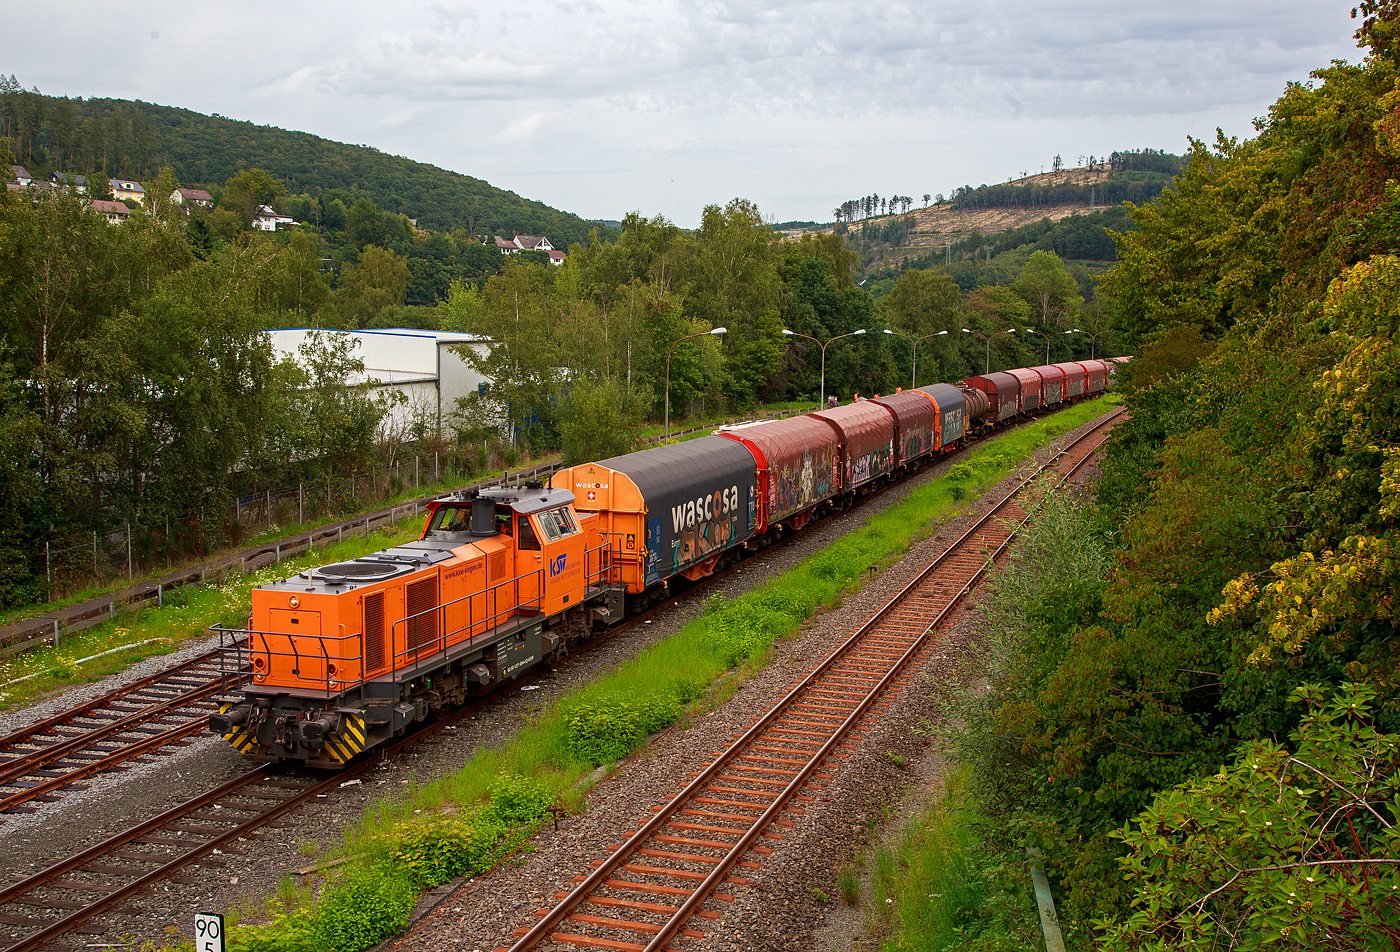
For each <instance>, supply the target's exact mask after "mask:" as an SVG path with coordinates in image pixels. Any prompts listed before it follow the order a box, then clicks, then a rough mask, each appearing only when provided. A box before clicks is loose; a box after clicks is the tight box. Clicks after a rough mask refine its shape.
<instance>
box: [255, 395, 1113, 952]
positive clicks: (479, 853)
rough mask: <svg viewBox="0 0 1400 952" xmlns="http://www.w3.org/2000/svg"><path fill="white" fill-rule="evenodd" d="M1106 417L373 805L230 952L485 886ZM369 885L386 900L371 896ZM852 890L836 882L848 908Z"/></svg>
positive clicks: (889, 859)
mask: <svg viewBox="0 0 1400 952" xmlns="http://www.w3.org/2000/svg"><path fill="white" fill-rule="evenodd" d="M1103 412H1104V406H1103V403H1102V402H1101V401H1099V402H1094V403H1088V404H1081V405H1079V406H1077V407H1074V408H1071V409H1069V410H1065V411H1062V412H1061V413H1059V414H1057V415H1056V416H1053V417H1049V418H1046V419H1044V420H1041V421H1039V422H1037V423H1034V424H1032V425H1030V426H1027V427H1023V428H1022V429H1020V430H1017V431H1015V432H1013V433H1009V434H1007V435H1005V436H1003V437H1002V438H1001V439H1000V440H998V441H997V442H996V443H995V444H992V445H986V446H982V447H980V448H977V449H974V450H972V451H970V452H969V453H968V454H967V455H966V456H965V458H964V460H963V461H962V462H960V463H959V464H958V465H957V466H956V467H954V469H956V470H958V472H957V473H956V475H955V474H952V473H950V474H949V475H948V476H947V477H945V478H943V479H939V480H936V481H933V482H930V483H928V484H926V485H924V486H922V487H920V488H918V489H916V490H915V491H913V492H912V493H911V494H910V495H909V497H908V498H907V499H905V500H904V501H903V502H902V503H900V504H898V505H897V506H894V507H892V508H891V509H889V510H887V511H886V512H884V513H882V514H880V515H878V516H874V517H872V518H871V519H869V520H867V521H866V522H865V523H864V524H863V525H862V526H861V527H860V528H859V529H857V530H855V531H854V532H852V533H849V534H848V535H846V536H844V537H843V538H841V539H839V540H837V541H836V542H835V543H833V544H832V545H831V546H829V547H828V548H827V549H825V550H823V551H822V552H819V553H816V554H814V555H812V556H811V557H809V558H808V559H806V560H805V561H803V562H802V563H801V564H800V565H798V566H796V567H795V568H793V569H791V570H790V571H788V572H787V573H785V574H784V575H782V576H780V577H778V578H776V579H773V580H771V581H769V582H768V583H767V584H765V585H763V586H762V587H760V588H758V589H756V590H754V591H752V592H750V593H748V594H746V595H744V596H742V597H740V598H737V599H733V600H728V599H724V598H722V597H720V596H714V597H712V598H711V599H710V601H709V603H708V605H707V607H706V612H705V614H704V615H703V616H702V617H701V618H698V619H696V620H695V621H692V622H691V623H690V624H688V625H686V626H685V627H684V628H683V629H682V630H681V631H680V632H678V633H677V634H676V635H673V636H672V637H670V638H668V639H666V640H665V641H662V642H660V643H658V644H655V645H653V646H651V647H649V648H647V649H645V650H644V651H642V652H641V653H639V654H638V655H637V656H636V657H634V658H632V659H631V660H629V661H627V662H624V663H623V664H621V665H620V666H618V667H617V668H616V669H614V670H613V671H612V672H610V673H609V674H607V675H605V676H604V677H602V678H599V679H598V680H597V681H595V682H593V683H591V684H589V685H586V686H585V687H583V688H581V689H579V690H577V691H575V692H573V693H571V694H569V695H568V696H566V697H564V698H561V699H560V700H558V701H557V702H556V703H555V704H554V705H553V706H552V707H550V708H548V709H546V710H544V711H542V712H540V714H539V715H538V717H536V719H535V720H534V721H533V722H532V723H530V724H527V725H525V726H524V727H522V728H521V729H520V730H519V731H517V732H516V733H515V735H514V736H513V737H512V738H511V739H510V740H509V741H507V742H506V743H505V744H503V745H501V746H500V747H497V748H494V749H490V750H482V751H479V752H478V753H477V754H476V756H475V757H473V759H472V760H471V761H470V762H468V763H467V764H466V765H465V766H464V767H463V768H461V769H460V770H458V771H456V772H454V773H452V774H449V775H447V776H444V777H442V778H440V779H437V780H434V781H432V782H430V783H428V784H426V785H424V786H422V787H418V788H416V789H410V790H406V791H403V792H401V793H396V794H394V795H390V796H387V797H384V798H381V799H379V800H377V801H375V802H374V803H373V804H371V805H370V807H369V808H368V809H367V810H366V812H365V814H364V816H363V817H362V818H361V820H360V822H359V823H357V824H355V825H354V827H353V828H352V829H350V830H349V831H348V832H347V833H346V836H345V839H344V842H343V843H342V844H341V845H340V846H339V847H338V848H337V849H336V850H335V851H334V852H333V854H332V855H333V856H334V857H335V858H351V859H352V861H351V862H348V863H346V864H344V865H343V866H341V867H339V868H338V869H337V871H336V873H335V876H334V879H332V880H330V881H328V882H327V883H326V884H325V887H324V889H323V890H322V892H321V894H320V896H319V898H318V899H317V900H316V901H315V902H314V903H312V902H310V901H308V902H306V903H304V904H303V905H301V906H300V907H298V908H295V909H293V908H291V907H288V906H287V905H285V904H284V903H274V904H271V905H269V907H268V911H267V912H266V913H265V916H264V918H265V919H267V921H266V922H264V923H262V924H260V925H257V926H247V927H241V928H240V929H237V930H234V931H233V936H234V939H233V942H232V943H231V944H230V949H231V950H233V952H261V950H264V949H268V950H271V949H279V948H305V949H314V950H320V949H330V948H336V949H339V950H341V952H346V950H350V949H360V948H364V947H365V946H363V945H354V944H353V943H351V944H349V945H347V944H345V942H346V941H348V940H347V936H346V935H345V934H343V933H337V935H336V937H335V938H332V937H330V936H329V934H327V933H324V932H317V931H316V929H317V928H320V927H317V926H316V925H315V924H316V923H327V922H330V921H332V919H331V917H328V913H327V910H353V915H354V916H358V917H360V918H359V919H357V920H356V922H355V923H352V925H354V926H355V929H356V931H355V932H354V935H355V936H356V937H360V938H366V939H367V937H369V936H376V937H382V936H384V935H388V934H391V933H392V931H393V930H394V929H395V928H397V927H398V924H399V923H400V919H401V916H402V915H406V913H403V911H402V906H403V904H404V901H403V900H402V899H401V898H398V897H401V896H403V895H405V894H406V891H412V890H415V889H421V888H424V887H425V885H427V884H436V882H435V880H437V879H438V878H439V877H442V876H449V874H450V875H476V874H479V873H481V872H484V871H485V870H486V869H489V868H490V864H493V863H495V862H498V861H500V860H501V859H502V858H503V857H505V856H508V855H509V854H510V853H511V852H512V851H513V850H515V849H516V848H518V846H519V845H521V844H522V843H524V842H525V841H526V840H527V839H528V838H529V836H531V835H533V832H534V830H535V829H537V828H538V827H539V825H540V824H541V823H543V822H545V819H546V817H547V809H548V807H549V806H552V805H558V806H561V807H564V808H567V809H569V810H577V809H579V808H580V807H581V804H582V797H583V794H584V793H585V792H586V790H585V789H584V788H585V785H586V778H587V776H588V774H589V773H590V772H591V771H592V770H593V769H594V768H595V767H597V766H600V765H609V764H612V763H615V762H616V761H617V760H618V759H620V758H621V757H623V756H626V755H627V754H629V753H631V752H634V751H636V750H638V749H640V748H641V747H642V745H643V744H644V743H645V742H646V739H647V737H648V736H649V735H650V734H651V733H653V732H655V731H657V730H661V729H663V728H665V727H667V726H670V725H672V724H674V723H676V722H677V721H678V720H680V719H681V718H683V717H685V716H687V715H689V714H693V713H695V712H698V711H704V710H707V709H711V708H713V707H715V706H717V705H719V704H721V703H723V701H724V700H726V699H727V698H728V696H729V695H730V694H731V693H732V692H733V690H735V689H736V688H737V686H738V685H739V684H741V683H742V682H743V681H744V680H745V679H746V678H747V677H748V676H749V675H750V674H751V673H752V672H753V671H756V670H757V669H759V668H760V667H762V665H764V664H765V663H766V662H767V659H768V657H769V654H770V652H771V649H772V646H773V645H774V644H775V643H776V642H777V641H779V640H784V639H790V638H792V637H794V636H795V635H796V634H797V633H798V631H799V630H800V628H801V626H802V625H803V623H804V622H806V621H807V620H808V619H809V618H811V617H812V616H813V615H814V614H815V613H816V612H817V611H818V610H819V609H820V608H824V607H829V606H832V605H835V604H837V603H838V602H839V601H840V599H841V598H842V597H844V596H845V595H846V594H848V593H850V592H853V591H857V590H859V588H860V587H861V586H862V585H863V584H864V579H865V577H866V572H867V571H868V570H870V569H878V568H882V567H884V566H887V565H889V564H892V563H893V562H894V561H896V560H897V559H898V558H899V557H901V556H902V555H903V554H904V553H905V552H906V551H907V550H908V548H909V547H910V546H911V545H912V544H914V543H915V542H916V541H918V540H919V539H922V538H924V537H925V536H927V535H928V534H930V533H931V532H932V531H934V529H935V528H936V526H937V522H938V521H939V520H940V519H946V518H947V517H948V516H950V515H953V514H956V513H957V512H958V511H960V509H961V506H960V504H959V502H958V500H960V499H962V498H964V497H965V496H966V495H967V494H968V493H969V492H970V493H972V494H973V495H976V494H978V493H980V492H981V491H982V489H983V488H984V487H985V486H989V485H992V484H994V483H996V482H999V481H1000V480H1001V479H1002V478H1004V477H1005V476H1006V475H1007V474H1008V473H1009V472H1010V471H1011V469H1012V468H1014V467H1015V466H1016V465H1017V464H1018V463H1019V462H1020V460H1021V459H1023V458H1024V457H1025V456H1026V455H1028V454H1029V453H1031V452H1033V451H1034V450H1036V449H1037V448H1039V447H1040V446H1043V445H1044V444H1046V443H1048V442H1050V441H1051V440H1052V439H1054V438H1055V437H1056V436H1058V435H1060V434H1062V433H1065V432H1067V431H1069V430H1071V429H1074V428H1075V427H1077V426H1079V425H1080V424H1082V423H1084V422H1086V421H1087V420H1089V419H1092V418H1093V417H1095V416H1098V415H1099V414H1101V413H1103ZM956 487H960V488H961V492H956V491H955V488H956ZM435 823H441V824H443V825H440V826H433V824H435ZM425 831H426V832H425ZM434 837H437V838H438V839H439V840H440V841H441V842H443V843H446V844H447V847H445V848H444V849H445V853H444V852H443V851H439V852H438V853H434V852H433V849H432V848H431V846H430V842H431V841H432V840H433V839H434ZM415 844H416V845H415ZM406 857H407V858H406ZM879 865H880V869H882V870H883V869H888V870H891V871H894V870H895V869H896V868H897V860H896V859H895V857H894V855H893V854H889V855H887V856H885V857H884V858H883V859H881V860H880V864H879ZM425 870H426V871H428V872H430V873H431V874H432V875H431V876H425ZM440 881H445V880H440ZM371 882H372V883H376V884H377V889H378V890H379V891H378V892H374V893H373V894H369V892H368V890H369V886H367V885H366V884H367V883H371ZM847 885H848V884H846V883H844V882H842V883H838V886H839V888H840V891H841V894H842V898H843V900H845V901H850V900H849V899H848V898H847V896H848V889H847ZM882 888H883V887H882ZM858 891H859V890H858V885H857V889H856V894H857V895H858ZM877 896H878V897H879V898H880V900H881V901H880V903H879V906H880V907H881V911H879V912H876V913H874V916H876V917H877V918H878V921H876V922H875V923H873V925H875V926H878V927H880V928H884V927H885V926H887V925H888V923H889V921H890V917H891V916H892V915H893V913H894V910H893V909H891V910H890V911H889V913H886V912H884V911H883V907H885V906H892V905H893V903H885V902H884V901H883V900H884V899H886V898H893V894H892V893H889V892H886V893H877ZM410 908H411V904H410ZM343 918H344V917H343V916H341V915H340V914H339V913H338V914H337V917H334V920H335V921H336V922H337V923H339V924H340V925H344V923H343V922H342V921H341V920H343ZM347 928H348V927H347ZM308 930H309V931H308ZM373 941H378V939H377V938H375V939H374V940H373ZM367 944H369V942H368V941H367V942H366V945H367Z"/></svg>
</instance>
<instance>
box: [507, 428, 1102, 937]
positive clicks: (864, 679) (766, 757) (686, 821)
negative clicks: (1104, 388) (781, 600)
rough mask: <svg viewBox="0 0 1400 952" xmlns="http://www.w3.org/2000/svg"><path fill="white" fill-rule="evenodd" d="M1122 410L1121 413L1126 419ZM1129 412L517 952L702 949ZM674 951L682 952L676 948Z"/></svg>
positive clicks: (781, 706)
mask: <svg viewBox="0 0 1400 952" xmlns="http://www.w3.org/2000/svg"><path fill="white" fill-rule="evenodd" d="M1120 413H1121V411H1120ZM1118 415H1119V414H1115V415H1114V416H1112V417H1108V418H1106V419H1105V420H1103V421H1101V423H1100V425H1099V426H1098V427H1096V428H1095V429H1094V430H1091V431H1090V432H1089V433H1086V434H1084V435H1082V436H1081V437H1080V438H1079V439H1077V440H1076V441H1075V442H1074V443H1073V444H1071V445H1070V446H1067V447H1066V448H1065V449H1063V450H1062V451H1061V452H1060V453H1059V454H1057V455H1056V457H1055V458H1054V459H1052V460H1051V461H1050V462H1048V463H1046V464H1045V465H1044V466H1042V467H1040V468H1039V469H1037V471H1036V472H1035V473H1034V474H1032V475H1031V476H1030V477H1028V478H1026V479H1025V480H1024V481H1023V482H1022V483H1021V484H1020V485H1019V486H1018V487H1017V488H1016V489H1014V490H1012V492H1010V493H1009V494H1007V496H1006V497H1004V498H1003V499H1002V500H1001V501H1000V502H999V503H997V504H996V505H995V506H993V507H992V508H991V509H990V510H989V511H988V512H987V513H986V514H985V515H983V516H982V517H981V518H980V519H979V520H978V521H977V522H976V524H974V525H973V526H972V527H971V528H969V529H968V530H967V531H966V532H965V533H964V534H963V535H962V536H961V537H960V538H959V539H957V540H956V541H955V542H953V543H952V545H950V546H949V547H948V548H947V549H946V550H945V551H944V552H943V554H942V555H940V556H939V557H938V558H937V559H935V560H934V562H933V563H932V564H931V565H929V566H928V568H927V569H925V570H924V571H923V572H921V573H920V574H919V575H918V576H917V577H916V578H915V579H914V580H913V581H912V582H910V583H909V584H908V585H907V586H906V587H905V588H904V589H903V590H901V591H900V592H899V593H898V594H896V595H895V596H894V597H893V598H892V599H891V600H890V601H889V602H888V603H887V604H886V605H885V607H883V608H882V609H881V610H880V611H878V612H877V613H876V614H875V615H874V616H873V617H872V618H871V619H870V620H869V621H868V622H866V623H865V624H864V625H863V626H862V627H861V628H859V629H858V630H857V631H856V632H855V633H853V634H852V635H851V636H850V637H849V638H848V639H847V640H846V641H845V642H843V643H842V644H841V645H840V646H839V647H838V648H837V649H836V650H835V651H833V652H832V654H831V655H829V656H828V657H827V658H826V659H825V660H824V661H823V662H822V663H821V664H820V665H818V666H817V668H816V669H815V670H814V671H813V672H812V673H811V674H810V675H809V676H808V677H807V678H806V679H805V680H803V681H802V682H801V683H799V684H798V685H797V686H796V687H794V688H793V689H792V690H791V691H790V692H789V693H788V694H787V695H786V696H785V697H783V698H782V700H780V701H779V702H778V703H777V704H776V705H774V706H773V707H772V708H771V709H770V710H769V711H768V713H767V714H765V715H764V716H763V717H761V718H759V720H758V721H757V722H756V723H755V724H754V725H753V727H751V728H750V729H749V730H748V731H747V732H745V733H744V734H743V735H742V736H740V737H739V738H738V739H737V740H736V741H735V742H734V743H733V745H732V746H730V747H729V749H728V750H726V751H724V752H723V753H722V754H720V755H719V756H718V757H717V758H716V759H715V760H714V761H713V762H712V763H711V764H710V765H709V766H708V767H706V768H705V769H704V770H702V771H700V772H699V773H697V774H695V775H693V779H692V780H691V782H690V783H689V784H688V785H687V786H686V788H685V789H684V790H682V791H681V792H680V793H679V794H678V795H677V796H676V797H675V798H674V799H673V800H671V802H670V803H668V804H666V805H664V806H661V807H657V808H654V811H655V812H654V815H653V816H652V817H651V818H650V819H648V820H646V821H645V822H644V823H642V825H641V828H640V829H639V830H637V831H636V832H635V833H633V834H632V835H631V836H630V837H629V838H628V840H627V842H626V843H624V844H623V845H622V846H621V847H619V848H618V849H617V850H616V851H615V852H614V853H613V854H612V855H611V856H609V857H608V858H607V859H605V860H600V861H595V862H594V863H593V864H592V865H593V866H594V869H593V871H592V872H591V873H588V874H586V875H580V876H577V877H575V880H574V882H575V883H577V885H576V886H575V888H574V889H573V890H572V891H570V892H567V893H565V892H561V893H558V894H556V895H555V897H554V898H555V899H556V900H559V901H558V904H557V905H555V906H554V907H553V908H552V909H544V910H540V911H539V912H538V913H536V915H537V916H538V917H539V921H538V922H536V923H535V924H534V925H533V926H524V927H521V928H520V929H519V930H517V931H516V933H515V935H516V938H517V941H516V943H515V944H514V945H512V946H511V947H510V949H509V950H505V949H497V950H495V952H525V950H528V949H532V948H535V947H537V946H539V945H540V944H541V943H548V944H550V945H551V947H564V946H573V947H579V948H598V949H611V950H617V952H657V950H660V949H666V948H673V947H679V948H687V947H689V945H688V944H687V943H686V941H685V940H687V939H690V940H696V939H702V938H703V937H704V935H705V933H704V930H703V920H706V919H715V918H718V917H719V916H720V915H721V914H722V913H721V910H722V908H723V906H724V905H725V904H726V903H728V902H730V901H732V899H733V895H732V893H731V892H730V891H729V890H730V889H731V888H732V887H736V886H738V887H742V886H746V885H748V882H749V881H748V880H747V879H745V878H744V877H743V875H742V873H743V871H744V870H745V869H754V868H758V861H759V860H761V858H762V856H764V855H766V854H768V853H771V852H772V847H770V846H768V845H765V843H777V842H779V841H781V840H782V838H783V837H784V835H785V834H784V830H785V828H788V827H791V826H792V824H793V821H792V820H791V819H790V817H791V816H794V815H800V814H801V813H802V812H803V809H804V808H803V806H802V804H803V803H804V802H807V801H810V800H811V799H812V798H813V795H814V793H815V791H817V790H820V789H821V783H822V781H825V780H829V779H831V774H830V773H829V772H828V771H829V770H830V764H831V762H832V761H833V760H839V759H840V758H841V757H843V756H844V754H843V752H842V750H841V748H842V747H843V746H849V745H848V743H847V739H848V738H849V736H850V735H851V733H852V732H853V731H856V732H858V731H859V730H860V723H861V721H862V719H863V718H865V717H866V716H867V715H868V714H869V713H870V712H871V711H872V710H879V708H880V706H881V701H882V699H883V698H885V697H886V696H887V695H888V693H889V692H890V689H891V687H892V686H895V685H897V684H902V683H903V682H905V681H907V680H908V675H906V674H905V672H906V670H907V669H908V668H909V665H910V664H911V662H914V661H916V660H917V659H919V658H920V656H921V655H922V654H923V652H924V651H925V650H926V649H927V648H928V647H929V646H930V643H931V639H932V636H933V635H934V634H935V632H936V631H937V630H938V629H939V628H940V627H941V626H943V625H945V624H947V623H949V622H950V621H951V620H952V619H953V618H955V617H956V616H957V615H958V614H960V612H961V606H962V602H963V599H964V598H965V597H966V596H967V594H968V593H969V592H971V591H972V590H973V589H974V588H975V586H976V585H977V583H978V582H979V581H980V580H981V578H982V577H983V575H984V574H985V573H986V571H987V568H988V566H989V565H990V564H991V563H992V562H993V561H994V560H996V559H997V558H999V557H1000V556H1001V555H1002V554H1003V553H1004V552H1005V551H1006V550H1007V547H1008V546H1009V544H1010V542H1011V540H1012V539H1013V538H1014V536H1015V534H1016V532H1017V530H1019V528H1020V527H1021V526H1022V525H1024V524H1025V522H1026V521H1027V520H1028V518H1029V517H1028V515H1027V511H1026V510H1027V508H1029V503H1028V502H1027V501H1026V500H1027V497H1028V495H1032V494H1033V491H1034V487H1035V484H1036V482H1037V480H1038V479H1039V477H1040V475H1041V473H1043V472H1045V471H1046V470H1048V469H1054V470H1056V471H1058V472H1059V473H1060V476H1061V480H1062V481H1063V480H1067V479H1069V478H1070V477H1071V476H1072V475H1073V474H1074V473H1075V472H1077V471H1078V470H1079V469H1080V468H1081V467H1082V466H1083V465H1084V463H1085V462H1087V460H1088V459H1089V457H1090V455H1091V454H1092V453H1093V451H1094V450H1095V449H1097V447H1098V445H1099V444H1100V443H1102V441H1103V438H1104V435H1105V430H1106V427H1107V425H1108V424H1109V423H1110V422H1112V421H1113V420H1115V419H1117V417H1118ZM673 941H674V942H676V943H677V944H676V945H674V946H673V945H672V943H673Z"/></svg>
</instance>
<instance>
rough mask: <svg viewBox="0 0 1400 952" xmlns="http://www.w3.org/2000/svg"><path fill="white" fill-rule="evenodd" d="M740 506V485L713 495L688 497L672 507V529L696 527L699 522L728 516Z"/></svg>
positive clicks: (677, 530)
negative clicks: (695, 497) (696, 497)
mask: <svg viewBox="0 0 1400 952" xmlns="http://www.w3.org/2000/svg"><path fill="white" fill-rule="evenodd" d="M738 508H739V487H738V486H730V487H729V488H728V489H721V490H719V491H717V492H715V493H714V494H713V495H707V496H701V497H699V498H698V499H688V500H686V501H685V502H683V503H681V504H679V505H677V506H672V507H671V527H672V528H671V531H673V532H680V531H681V530H682V529H694V528H695V524H696V523H697V522H708V521H709V520H711V519H717V518H719V517H720V516H726V515H728V514H729V513H731V512H733V511H734V510H736V509H738Z"/></svg>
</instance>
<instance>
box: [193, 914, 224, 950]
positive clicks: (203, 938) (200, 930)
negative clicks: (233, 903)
mask: <svg viewBox="0 0 1400 952" xmlns="http://www.w3.org/2000/svg"><path fill="white" fill-rule="evenodd" d="M194 952H224V917H223V916H221V915H220V914H219V913H217V912H196V913H195V914H194Z"/></svg>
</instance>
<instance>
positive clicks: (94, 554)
mask: <svg viewBox="0 0 1400 952" xmlns="http://www.w3.org/2000/svg"><path fill="white" fill-rule="evenodd" d="M97 572H98V568H97V531H96V530H93V533H92V574H93V575H96V574H97Z"/></svg>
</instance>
